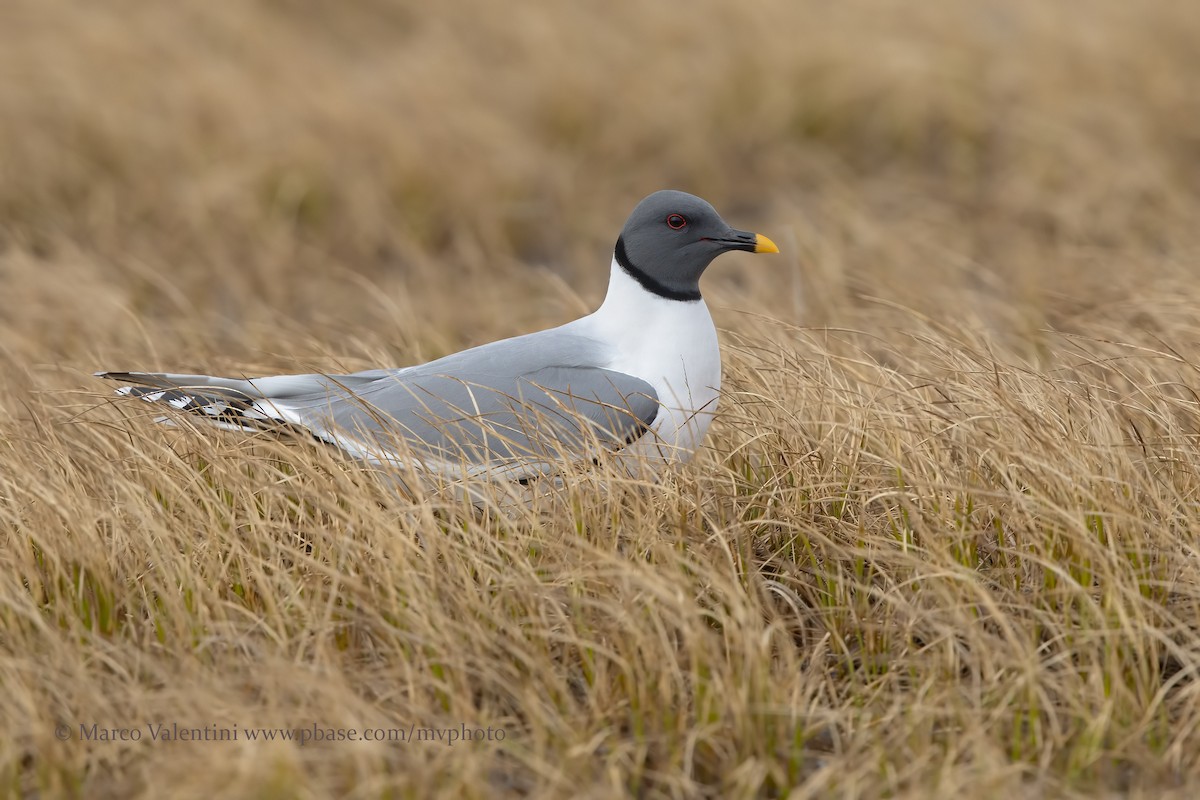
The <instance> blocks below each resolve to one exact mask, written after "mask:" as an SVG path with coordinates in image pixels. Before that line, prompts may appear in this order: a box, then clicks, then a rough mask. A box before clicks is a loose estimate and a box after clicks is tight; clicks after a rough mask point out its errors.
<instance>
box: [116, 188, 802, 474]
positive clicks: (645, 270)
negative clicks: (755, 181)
mask: <svg viewBox="0 0 1200 800" xmlns="http://www.w3.org/2000/svg"><path fill="white" fill-rule="evenodd" d="M731 250H742V251H747V252H752V253H778V252H779V248H778V247H776V246H775V243H774V242H772V241H771V240H770V239H768V238H767V237H766V236H763V235H762V234H755V233H749V232H747V231H741V230H736V229H734V228H732V227H730V226H729V224H728V223H726V222H725V221H724V220H723V219H721V217H720V215H719V214H718V213H717V212H716V210H715V209H714V208H713V207H712V206H711V205H710V204H709V203H708V202H706V201H704V200H702V199H700V198H699V197H695V196H694V195H690V194H687V193H685V192H680V191H674V190H664V191H659V192H655V193H654V194H651V195H650V196H648V197H646V198H645V199H644V200H642V201H641V202H640V203H638V204H637V206H636V207H635V208H634V209H633V212H632V213H631V214H630V215H629V218H628V220H627V221H626V222H625V226H624V228H623V229H622V230H621V234H620V236H619V237H618V238H617V242H616V246H615V247H614V249H613V255H612V263H611V268H610V276H609V283H608V292H607V295H606V296H605V299H604V302H603V303H602V304H601V306H600V307H599V308H598V309H597V310H596V311H595V312H593V313H591V314H588V315H587V316H585V317H581V318H580V319H576V320H574V321H572V322H568V323H566V324H564V325H560V326H558V327H556V328H549V329H547V330H542V331H538V332H536V333H529V334H525V335H523V336H516V337H513V338H509V339H502V340H499V341H495V342H491V343H489V344H484V345H481V346H478V347H473V348H471V349H468V350H463V351H462V352H459V353H454V354H453V355H448V356H445V357H443V358H439V359H437V360H435V361H430V362H428V363H425V364H419V365H415V366H410V367H402V368H398V369H374V370H368V371H365V372H355V373H352V374H349V375H333V374H330V375H326V374H305V375H274V376H268V377H259V378H220V377H214V376H209V375H184V374H174V373H149V372H97V373H95V374H96V376H97V377H100V378H108V379H111V380H116V381H121V382H124V383H127V384H130V385H127V386H123V387H121V388H119V389H118V390H117V394H120V395H126V396H130V397H135V398H140V399H141V400H144V401H146V402H147V403H153V404H156V405H161V406H164V407H167V408H169V409H170V412H169V414H171V415H174V416H175V417H181V416H183V415H189V416H190V418H198V419H199V420H203V421H204V422H206V423H208V424H211V425H213V426H216V427H218V428H223V429H226V430H233V431H244V432H273V433H282V434H299V435H301V436H303V437H305V438H308V437H311V438H314V439H316V440H317V441H319V442H322V443H325V444H328V445H332V446H334V447H336V448H338V449H340V450H341V451H343V452H344V453H345V454H346V455H348V456H350V457H351V458H353V459H357V460H360V461H364V462H367V463H368V464H371V465H375V466H388V465H391V466H398V467H403V468H406V469H416V470H418V471H419V472H421V473H423V474H427V475H432V476H439V475H440V476H443V477H444V478H455V479H463V478H477V477H483V478H484V479H486V480H491V481H517V482H520V483H522V484H525V483H527V482H528V481H530V480H532V479H535V478H539V477H545V476H547V475H555V474H557V473H559V472H561V470H562V468H563V466H564V460H566V461H583V460H590V461H593V462H596V463H599V462H600V460H601V459H604V458H608V457H610V456H612V455H614V454H617V455H619V457H620V460H621V462H622V463H623V464H626V465H628V464H633V463H637V464H642V465H646V464H648V465H650V471H651V473H652V474H657V472H658V471H659V469H660V468H661V467H662V466H663V465H666V464H671V463H679V462H683V461H687V460H689V459H690V458H691V457H692V456H693V454H694V453H695V452H696V450H697V448H698V447H699V445H700V443H701V441H702V440H703V438H704V436H705V434H706V432H707V431H708V428H709V425H710V423H711V422H712V419H713V414H714V412H715V410H716V406H717V398H718V395H719V393H720V388H721V354H720V348H719V346H718V342H717V332H716V328H715V326H714V325H713V321H712V317H711V316H710V314H709V311H708V307H707V306H706V305H705V303H704V298H703V297H702V296H701V294H700V277H701V275H703V274H704V271H705V269H707V267H708V265H709V264H710V263H711V262H712V261H713V259H714V258H716V257H717V256H719V255H720V254H722V253H725V252H728V251H731ZM158 421H161V422H167V423H172V422H173V421H174V419H173V417H172V416H170V415H168V416H163V417H159V418H158Z"/></svg>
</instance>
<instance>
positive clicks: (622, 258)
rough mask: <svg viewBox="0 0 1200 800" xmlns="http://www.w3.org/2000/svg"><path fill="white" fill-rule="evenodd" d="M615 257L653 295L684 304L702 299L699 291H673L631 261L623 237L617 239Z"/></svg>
mask: <svg viewBox="0 0 1200 800" xmlns="http://www.w3.org/2000/svg"><path fill="white" fill-rule="evenodd" d="M613 256H614V257H615V258H616V259H617V263H618V264H620V265H621V269H623V270H625V272H626V273H627V274H628V275H629V276H630V277H631V278H633V279H634V280H635V281H637V282H638V283H640V284H641V285H642V288H643V289H645V290H646V291H647V292H650V293H651V294H656V295H658V296H659V297H665V298H666V299H668V300H682V301H684V302H695V301H696V300H699V299H700V290H699V289H693V290H685V291H680V290H679V289H672V288H671V287H670V286H667V285H666V284H665V283H663V282H662V281H660V280H658V279H657V278H654V277H652V276H651V275H650V274H649V273H648V272H646V271H645V270H643V269H642V268H641V267H638V266H637V265H635V264H634V263H633V262H632V261H630V260H629V255H628V254H627V253H626V252H625V238H624V237H623V236H618V237H617V247H616V249H615V250H614V251H613Z"/></svg>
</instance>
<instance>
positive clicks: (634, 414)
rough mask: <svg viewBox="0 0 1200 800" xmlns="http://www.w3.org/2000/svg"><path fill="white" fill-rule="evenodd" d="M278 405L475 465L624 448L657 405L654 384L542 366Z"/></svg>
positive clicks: (306, 423) (369, 439)
mask: <svg viewBox="0 0 1200 800" xmlns="http://www.w3.org/2000/svg"><path fill="white" fill-rule="evenodd" d="M334 380H336V379H334ZM259 405H260V406H262V405H264V404H262V403H260V404H259ZM274 405H275V407H276V410H277V411H278V412H279V413H280V415H281V416H282V417H283V418H285V419H287V420H288V421H290V422H292V423H293V424H299V425H301V426H303V427H305V428H307V429H309V430H311V431H313V432H314V433H316V434H317V435H319V436H321V437H322V438H330V437H335V438H339V439H340V438H343V437H344V435H345V434H349V436H350V437H351V439H352V440H354V441H355V442H357V443H360V444H359V445H358V448H351V449H365V450H367V451H370V450H377V451H382V452H384V453H403V452H404V451H405V450H411V451H414V452H415V454H417V455H418V456H421V457H426V456H430V457H433V458H434V459H435V460H436V461H439V462H450V463H451V464H455V463H465V465H467V466H468V467H469V468H472V469H471V471H474V468H475V467H489V466H491V467H495V466H498V465H501V464H506V463H510V462H514V461H530V460H532V461H536V462H546V461H555V460H558V459H560V458H562V457H563V456H567V457H576V458H577V457H582V456H584V455H586V454H589V453H591V454H594V453H595V451H596V450H597V448H602V449H608V450H615V449H619V448H621V447H623V446H624V445H626V444H628V443H630V442H633V441H635V440H636V439H638V438H639V437H641V436H642V434H644V433H645V432H646V431H647V429H648V428H649V426H650V425H651V424H652V423H653V422H654V419H655V417H656V416H657V415H658V410H659V404H658V399H657V395H656V394H655V392H654V388H653V387H652V386H650V384H648V383H646V382H645V381H643V380H641V379H639V378H635V377H633V376H631V375H625V374H623V373H620V372H614V371H612V370H607V369H600V368H596V367H544V368H541V369H537V370H534V371H531V372H529V373H526V374H522V375H516V376H514V375H509V374H497V373H495V372H492V373H462V372H459V373H457V374H436V373H435V374H417V375H408V374H405V373H403V372H401V373H397V374H395V375H390V376H388V377H385V378H381V379H378V380H376V381H374V382H372V383H371V384H370V385H368V386H366V387H363V388H359V389H357V390H352V389H351V387H346V388H345V389H339V390H337V391H327V392H323V393H319V394H315V395H313V396H310V397H304V398H302V397H293V398H289V399H287V400H284V401H277V402H275V403H274ZM363 444H365V445H366V447H365V448H362V445H363ZM372 445H373V446H374V447H372Z"/></svg>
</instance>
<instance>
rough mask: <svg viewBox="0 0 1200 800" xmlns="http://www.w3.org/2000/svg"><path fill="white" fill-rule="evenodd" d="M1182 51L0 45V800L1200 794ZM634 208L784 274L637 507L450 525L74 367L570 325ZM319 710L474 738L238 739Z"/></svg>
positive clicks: (534, 31)
mask: <svg viewBox="0 0 1200 800" xmlns="http://www.w3.org/2000/svg"><path fill="white" fill-rule="evenodd" d="M1197 41H1200V15H1197V14H1195V13H1194V9H1192V8H1190V7H1189V4H1187V3H1175V2H1170V0H1147V1H1146V2H1142V3H1137V4H1133V3H1127V2H1124V1H1123V0H1098V1H1097V2H1094V3H1091V4H1088V6H1087V8H1086V11H1084V9H1083V8H1081V7H1080V6H1078V5H1077V4H1053V3H1045V2H1041V1H1040V0H1018V1H1017V2H984V1H983V0H979V2H970V3H958V4H949V3H939V4H930V3H926V4H913V3H899V2H889V1H888V0H876V1H875V2H871V3H864V4H849V3H825V2H815V1H814V2H791V1H788V2H785V1H784V0H761V2H755V3H751V4H737V5H735V4H726V3H721V2H717V0H698V2H694V3H690V4H687V5H680V4H678V3H675V4H664V5H662V6H652V5H647V4H642V3H636V2H633V0H618V2H613V3H605V4H598V3H593V4H590V5H585V4H550V3H536V4H533V5H525V6H519V5H518V6H514V5H512V4H497V3H491V4H485V3H482V2H479V1H478V0H449V1H448V2H444V3H440V4H433V3H416V2H411V3H410V2H403V1H402V0H395V2H384V1H383V0H378V2H364V3H356V4H340V3H339V4H334V3H325V4H319V5H318V4H316V3H304V2H299V1H298V0H274V1H268V0H262V1H261V2H256V3H199V2H194V3H187V2H182V3H157V4H147V3H135V2H113V3H103V4H96V3H93V4H86V3H66V2H63V0H17V1H16V2H8V3H5V4H4V8H3V9H2V10H0V74H2V75H3V81H2V85H3V88H2V89H0V248H2V250H0V285H2V287H3V289H2V290H0V368H2V369H3V375H4V380H3V381H2V382H0V531H2V535H3V539H4V545H3V548H2V550H0V570H2V574H3V582H2V583H0V686H2V688H3V692H2V693H0V694H2V697H3V699H0V721H2V722H3V726H4V727H3V729H4V731H5V732H6V734H7V735H6V736H4V737H2V739H3V741H0V786H2V787H3V791H4V792H5V793H6V794H8V795H12V796H78V797H104V796H111V797H130V796H144V797H163V796H168V795H170V796H175V797H322V796H328V795H334V794H337V795H344V796H351V797H363V798H369V797H396V796H404V797H427V796H436V795H441V796H448V797H499V796H510V795H518V794H533V795H536V796H584V797H596V798H600V797H614V796H622V795H629V796H639V797H667V796H670V797H692V796H709V797H783V796H788V797H795V798H805V797H818V796H847V797H859V796H861V797H878V796H892V797H913V798H926V797H935V796H958V797H1028V796H1062V795H1074V796H1142V797H1163V796H1169V795H1170V794H1172V793H1174V794H1176V795H1177V796H1180V797H1185V796H1192V794H1191V793H1190V792H1189V791H1188V789H1187V785H1188V784H1189V783H1193V782H1196V781H1200V697H1198V693H1200V681H1198V680H1197V677H1198V675H1197V673H1198V670H1200V561H1198V558H1200V552H1198V547H1197V545H1198V543H1200V537H1198V530H1200V505H1198V504H1200V497H1198V493H1200V447H1198V444H1200V438H1198V437H1200V395H1198V394H1197V392H1198V391H1200V373H1198V367H1200V318H1198V316H1197V311H1196V309H1197V307H1200V288H1197V266H1198V265H1200V127H1198V126H1197V123H1196V121H1197V119H1200V48H1197V47H1196V44H1195V43H1196V42H1197ZM665 186H674V187H678V188H682V189H688V190H691V191H694V192H697V193H699V194H701V195H703V196H705V197H707V198H709V199H711V200H712V201H713V202H714V203H715V204H716V205H717V207H718V208H719V209H721V210H722V211H723V213H724V214H725V216H726V217H727V218H728V219H730V220H731V221H732V222H734V223H735V224H739V225H741V226H743V227H750V228H754V229H757V230H762V231H764V232H766V233H768V234H769V235H771V236H772V237H773V238H775V239H776V241H778V242H779V243H780V245H781V246H782V247H783V248H784V250H785V255H784V256H783V257H780V258H776V259H775V260H773V261H768V260H767V259H751V258H739V257H737V256H728V257H725V258H723V259H722V260H721V261H719V262H718V263H717V264H716V266H715V267H714V269H713V270H712V271H711V273H710V275H709V276H708V277H707V278H706V292H707V295H708V297H709V302H710V305H711V306H712V307H713V308H714V313H715V315H716V317H717V320H718V324H719V325H720V326H721V328H722V339H723V345H724V360H725V365H726V392H725V396H724V398H723V400H722V414H721V417H720V419H719V421H718V424H717V425H716V426H715V427H714V431H713V433H712V434H711V435H710V438H709V440H708V442H707V446H706V448H705V450H704V452H703V453H702V455H701V457H699V458H698V459H697V460H696V462H695V463H694V464H693V465H691V466H690V467H689V468H687V469H685V470H683V471H681V472H680V474H678V475H674V476H671V477H669V478H668V479H667V480H666V481H665V482H664V483H663V484H662V485H661V486H659V487H656V488H653V489H647V488H646V487H638V486H631V485H617V486H615V487H613V488H612V489H611V490H609V491H601V490H600V489H599V488H598V487H597V486H596V485H595V481H593V480H592V479H590V478H588V477H586V476H577V477H575V478H574V479H572V480H571V481H570V482H569V485H568V486H567V488H566V489H564V490H563V491H562V492H561V493H559V494H557V495H555V496H552V497H549V498H546V499H544V500H543V501H541V502H539V503H538V504H537V505H536V506H535V507H534V508H532V509H530V510H529V511H528V513H520V514H515V515H510V516H508V517H502V516H501V517H496V518H493V517H490V516H485V517H483V518H479V517H477V516H476V515H474V514H472V513H470V512H469V511H468V510H465V509H463V508H462V507H460V506H457V505H455V504H453V503H443V502H439V501H437V500H436V499H434V498H428V499H426V500H425V501H423V502H408V501H404V500H401V499H399V498H397V497H395V496H394V494H392V493H390V492H388V491H387V489H386V485H385V483H383V482H381V481H379V480H378V479H377V478H376V477H375V476H373V475H371V474H368V473H363V472H360V471H356V470H353V469H348V468H347V466H346V465H345V464H342V463H340V462H339V461H337V460H336V459H334V458H332V457H331V456H330V455H329V454H328V453H324V452H322V451H319V450H316V449H314V448H311V447H298V446H289V445H284V444H271V443H254V442H247V441H242V440H240V439H238V438H237V437H235V436H220V435H217V436H213V435H198V434H196V433H189V432H188V431H180V430H175V431H172V430H167V429H163V428H160V427H156V426H152V425H150V424H149V421H148V419H147V416H146V414H145V409H142V408H139V407H134V406H132V405H130V404H128V403H125V404H116V403H111V402H109V401H108V400H107V399H106V397H107V396H106V395H105V394H104V389H103V388H102V387H100V386H99V385H98V384H97V383H96V382H94V381H93V380H92V379H91V378H90V377H89V374H90V372H91V371H92V370H94V369H98V368H112V369H166V368H174V369H177V370H184V371H213V372H224V373H232V374H242V373H245V374H255V373H262V372H281V371H299V370H310V369H320V370H327V371H331V370H338V369H354V368H366V367H369V366H378V365H389V364H404V363H411V362H414V361H417V360H423V359H427V358H429V357H432V356H436V355H439V354H442V353H445V352H450V351H452V350H455V349H458V348H461V347H464V346H467V345H470V344H475V343H479V342H482V341H486V340H489V339H491V338H495V337H499V336H504V335H511V334H514V333H519V332H523V331H526V330H531V329H534V328H536V327H540V326H546V325H551V324H556V323H558V322H561V321H563V320H565V319H568V318H571V317H573V316H575V315H577V314H579V313H581V312H583V311H585V310H586V309H588V308H589V307H591V306H594V305H595V304H596V303H597V302H599V299H600V294H601V292H602V291H603V287H604V285H605V281H606V275H605V274H604V273H605V268H606V265H607V260H608V253H609V248H610V247H611V244H612V239H613V237H614V236H615V233H616V230H617V227H618V226H619V225H620V223H621V221H622V220H623V218H624V216H625V214H626V213H627V212H628V210H629V208H630V207H631V204H632V203H633V202H634V201H635V200H636V199H638V198H640V197H641V196H642V195H644V194H646V193H648V192H649V191H652V190H654V189H658V188H662V187H665ZM164 723H165V724H167V725H170V724H171V723H177V724H178V725H180V726H182V727H201V728H203V727H206V726H219V727H225V728H232V727H233V726H235V725H236V726H238V729H239V731H241V733H242V734H243V735H241V736H240V739H239V741H236V742H162V741H158V742H155V741H151V740H150V732H149V728H148V726H150V725H158V724H164ZM92 724H96V725H98V727H99V728H136V729H139V731H140V733H141V735H142V737H143V738H142V740H141V741H136V742H121V741H115V742H97V741H92V742H87V741H81V740H80V739H81V737H80V734H81V731H80V725H84V726H89V727H90V725H92ZM314 724H315V725H316V726H317V727H318V728H321V729H327V728H343V729H349V728H354V729H363V728H372V729H374V728H396V729H402V730H404V731H405V732H407V731H408V729H409V726H410V725H415V726H417V727H428V728H455V729H458V730H460V731H461V726H462V725H464V724H465V725H466V726H468V727H471V728H474V727H482V728H487V727H489V726H491V727H492V728H493V730H502V731H503V732H504V738H503V739H502V740H498V739H497V738H496V737H493V739H492V740H491V741H482V742H470V743H463V742H460V743H457V744H455V745H454V746H450V745H448V744H445V743H430V742H408V743H395V742H393V743H378V742H336V743H329V742H324V743H315V742H308V743H306V744H304V745H303V746H301V744H300V743H299V742H295V741H292V742H286V741H276V742H274V743H261V742H250V741H247V736H246V735H244V734H245V729H247V728H255V727H286V728H294V729H311V728H312V726H313V725H314ZM62 725H65V726H67V727H66V728H65V729H64V730H65V731H66V732H67V733H68V734H69V735H70V738H69V739H68V740H66V741H60V740H59V739H58V738H56V726H62Z"/></svg>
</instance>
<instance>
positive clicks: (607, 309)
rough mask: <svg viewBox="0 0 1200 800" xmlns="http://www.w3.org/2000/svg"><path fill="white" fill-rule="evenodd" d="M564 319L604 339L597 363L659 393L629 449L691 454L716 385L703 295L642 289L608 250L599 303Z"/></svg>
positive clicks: (656, 456) (716, 352) (673, 456)
mask: <svg viewBox="0 0 1200 800" xmlns="http://www.w3.org/2000/svg"><path fill="white" fill-rule="evenodd" d="M563 327H564V328H570V329H572V331H573V332H575V333H582V334H585V335H588V336H591V337H593V338H595V339H597V340H599V341H600V342H603V343H604V344H605V345H606V346H607V347H608V349H609V350H610V353H611V355H610V356H609V360H608V362H607V363H604V364H597V365H596V366H600V367H604V368H605V369H611V370H615V371H617V372H624V373H626V374H627V375H633V376H635V377H637V378H641V379H642V380H644V381H646V382H647V383H649V384H650V385H651V386H653V387H654V391H655V392H656V393H657V394H658V400H659V403H660V404H661V405H662V409H661V410H660V411H659V413H658V417H657V418H656V419H655V420H654V423H653V425H652V426H651V432H650V433H647V434H646V435H645V436H643V437H642V438H641V439H640V440H639V441H638V442H637V443H636V444H635V446H634V447H632V448H630V450H631V452H633V453H636V454H640V455H645V456H647V457H648V458H650V459H653V460H664V461H687V460H688V459H690V458H691V457H692V455H693V454H694V453H695V451H696V449H697V448H698V447H699V446H700V442H701V441H702V440H703V439H704V435H705V433H707V432H708V426H709V425H710V424H711V423H712V419H713V413H714V412H715V411H716V408H717V397H718V396H719V394H720V391H721V351H720V348H719V347H718V344H717V329H716V326H714V325H713V321H712V316H711V315H710V314H709V313H708V306H706V305H705V304H704V301H703V300H694V301H682V300H669V299H667V298H665V297H659V296H658V295H656V294H653V293H652V292H648V291H646V289H644V288H642V285H641V284H639V283H638V282H637V281H636V280H635V279H634V278H633V277H632V276H630V275H629V274H628V273H627V272H625V270H623V269H622V268H621V266H620V265H619V264H617V262H616V259H615V258H614V259H613V263H612V274H611V277H610V278H609V282H608V294H607V295H606V296H605V298H604V303H603V304H602V305H601V306H600V308H599V309H598V310H597V311H596V312H595V313H593V314H590V315H588V316H586V317H583V318H582V319H578V320H576V321H575V322H571V323H568V324H567V325H564V326H563Z"/></svg>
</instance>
